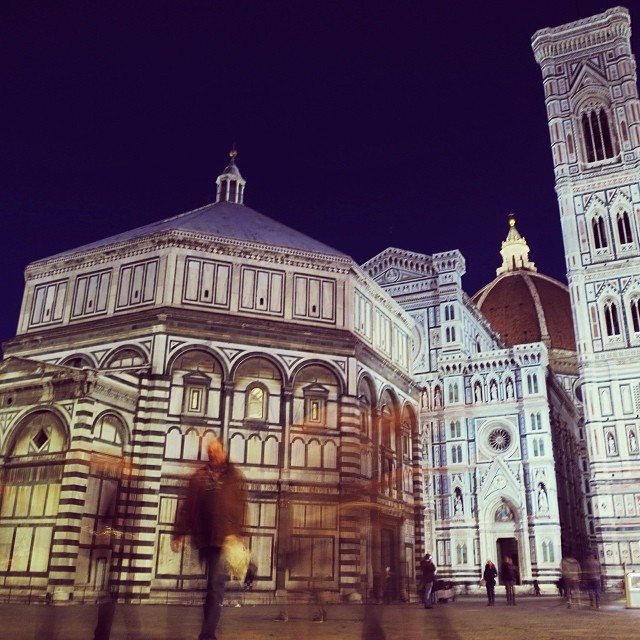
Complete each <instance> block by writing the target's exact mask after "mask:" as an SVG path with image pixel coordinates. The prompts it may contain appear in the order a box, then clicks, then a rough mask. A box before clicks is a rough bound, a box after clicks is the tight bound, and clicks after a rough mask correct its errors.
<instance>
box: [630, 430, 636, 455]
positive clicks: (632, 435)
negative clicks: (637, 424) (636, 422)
mask: <svg viewBox="0 0 640 640" xmlns="http://www.w3.org/2000/svg"><path fill="white" fill-rule="evenodd" d="M629 453H638V439H637V438H636V432H635V431H634V430H633V429H629Z"/></svg>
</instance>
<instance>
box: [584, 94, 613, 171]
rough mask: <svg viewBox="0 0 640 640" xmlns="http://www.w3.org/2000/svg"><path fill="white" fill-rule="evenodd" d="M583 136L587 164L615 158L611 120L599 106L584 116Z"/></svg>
mask: <svg viewBox="0 0 640 640" xmlns="http://www.w3.org/2000/svg"><path fill="white" fill-rule="evenodd" d="M582 135H583V137H584V145H585V151H586V154H587V162H598V161H600V160H606V159H607V158H613V156H614V153H613V143H612V140H611V129H610V127H609V118H608V116H607V113H606V112H605V110H604V109H603V108H602V107H601V106H599V105H598V106H596V107H595V108H593V109H591V110H590V111H586V112H585V113H583V114H582Z"/></svg>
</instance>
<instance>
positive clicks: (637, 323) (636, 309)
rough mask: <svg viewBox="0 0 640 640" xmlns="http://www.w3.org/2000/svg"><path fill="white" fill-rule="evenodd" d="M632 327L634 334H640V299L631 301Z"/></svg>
mask: <svg viewBox="0 0 640 640" xmlns="http://www.w3.org/2000/svg"><path fill="white" fill-rule="evenodd" d="M631 326H632V327H633V331H634V333H640V298H635V299H633V300H631Z"/></svg>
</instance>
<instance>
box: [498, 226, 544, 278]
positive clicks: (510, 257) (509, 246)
mask: <svg viewBox="0 0 640 640" xmlns="http://www.w3.org/2000/svg"><path fill="white" fill-rule="evenodd" d="M500 255H501V256H502V266H500V267H498V268H497V269H496V275H497V276H499V275H500V274H501V273H507V272H508V271H518V270H519V269H525V270H527V271H537V269H536V265H535V264H534V263H533V262H531V261H530V260H529V245H528V244H527V241H526V240H525V239H524V238H523V237H522V236H521V235H520V233H519V232H518V230H517V229H516V217H515V215H514V214H513V213H510V214H509V233H508V234H507V239H506V240H505V241H504V242H503V243H502V248H501V249H500Z"/></svg>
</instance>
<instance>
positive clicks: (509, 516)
mask: <svg viewBox="0 0 640 640" xmlns="http://www.w3.org/2000/svg"><path fill="white" fill-rule="evenodd" d="M512 520H513V511H511V509H509V505H508V504H507V503H506V502H503V503H502V504H501V505H500V507H499V508H498V510H497V511H496V522H511V521H512Z"/></svg>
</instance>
